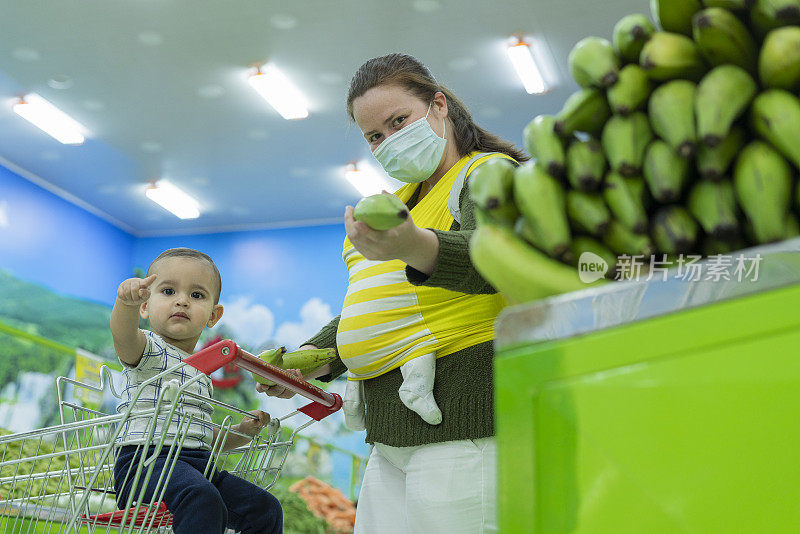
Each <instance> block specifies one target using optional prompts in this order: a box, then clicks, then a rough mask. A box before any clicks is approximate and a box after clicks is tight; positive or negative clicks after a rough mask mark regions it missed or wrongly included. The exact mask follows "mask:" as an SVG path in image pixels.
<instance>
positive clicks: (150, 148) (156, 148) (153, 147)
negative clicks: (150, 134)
mask: <svg viewBox="0 0 800 534" xmlns="http://www.w3.org/2000/svg"><path fill="white" fill-rule="evenodd" d="M139 148H141V149H142V151H143V152H149V153H150V154H155V153H157V152H161V148H162V147H161V143H157V142H155V141H144V142H143V143H142V144H141V145H139Z"/></svg>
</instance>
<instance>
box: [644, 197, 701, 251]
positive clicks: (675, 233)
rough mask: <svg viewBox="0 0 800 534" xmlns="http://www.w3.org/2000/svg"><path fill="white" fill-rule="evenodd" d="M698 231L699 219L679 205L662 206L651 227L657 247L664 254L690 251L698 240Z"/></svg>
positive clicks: (654, 216)
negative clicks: (696, 219)
mask: <svg viewBox="0 0 800 534" xmlns="http://www.w3.org/2000/svg"><path fill="white" fill-rule="evenodd" d="M697 231H698V227H697V221H695V220H694V219H693V218H692V216H691V215H690V214H689V212H688V211H686V209H685V208H684V207H683V206H678V205H672V206H664V207H662V208H660V209H659V210H658V211H657V212H656V213H655V215H653V221H652V225H651V228H650V234H651V235H652V236H653V241H654V242H655V244H656V248H657V249H658V251H659V252H661V253H664V254H688V253H690V252H691V251H692V247H694V245H695V243H696V242H697V234H698V232H697Z"/></svg>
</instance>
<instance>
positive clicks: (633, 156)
mask: <svg viewBox="0 0 800 534" xmlns="http://www.w3.org/2000/svg"><path fill="white" fill-rule="evenodd" d="M652 138H653V132H652V130H650V122H649V121H648V120H647V115H645V114H644V113H641V112H636V113H632V114H630V115H628V116H626V117H623V116H620V115H614V116H613V117H611V118H610V119H609V120H608V122H606V125H605V127H604V128H603V135H602V137H601V143H602V145H603V151H605V153H606V158H607V159H608V165H609V167H611V168H612V169H613V170H615V171H617V172H619V173H620V174H621V175H623V176H637V175H639V174H640V173H641V169H642V160H643V159H644V152H645V149H647V145H649V144H650V140H651V139H652Z"/></svg>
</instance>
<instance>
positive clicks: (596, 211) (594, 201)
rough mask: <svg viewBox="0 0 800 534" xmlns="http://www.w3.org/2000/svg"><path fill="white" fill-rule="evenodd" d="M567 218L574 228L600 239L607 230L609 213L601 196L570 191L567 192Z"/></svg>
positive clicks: (609, 219)
mask: <svg viewBox="0 0 800 534" xmlns="http://www.w3.org/2000/svg"><path fill="white" fill-rule="evenodd" d="M567 217H568V218H569V220H570V222H571V223H572V225H573V226H574V227H575V228H577V229H579V230H581V231H583V232H586V233H587V234H591V235H594V236H598V237H600V236H602V235H603V234H604V233H605V231H606V229H608V224H609V222H610V221H611V212H610V211H609V210H608V207H607V206H606V204H605V202H604V201H603V197H602V196H600V195H598V194H596V193H584V192H583V191H576V190H575V189H572V190H570V191H567Z"/></svg>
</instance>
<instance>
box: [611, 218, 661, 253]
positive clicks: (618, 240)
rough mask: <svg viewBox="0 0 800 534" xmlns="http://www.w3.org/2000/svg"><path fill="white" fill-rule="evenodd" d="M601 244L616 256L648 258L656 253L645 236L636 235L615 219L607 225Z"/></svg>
mask: <svg viewBox="0 0 800 534" xmlns="http://www.w3.org/2000/svg"><path fill="white" fill-rule="evenodd" d="M603 244H605V245H606V246H607V247H608V248H609V249H611V250H612V251H614V252H616V253H617V254H627V255H629V256H650V255H652V254H654V253H655V251H656V249H655V248H654V247H653V243H652V241H650V237H649V236H648V235H647V234H637V233H635V232H633V231H631V230H630V228H628V227H627V226H625V225H624V224H622V223H620V222H619V221H617V220H616V219H611V222H610V223H609V224H608V229H607V230H606V233H605V234H603Z"/></svg>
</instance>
